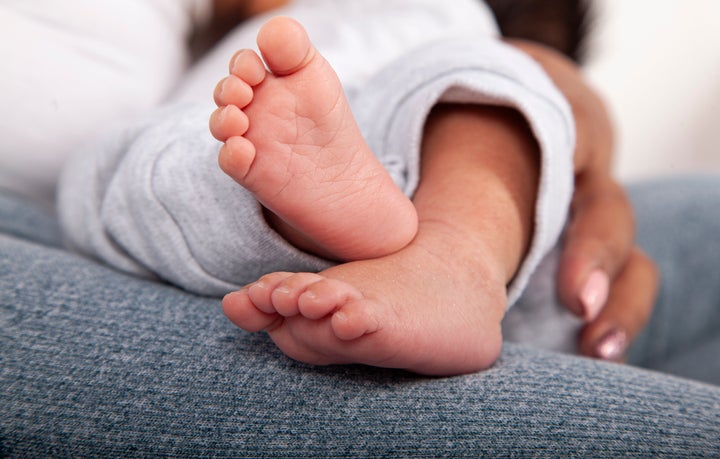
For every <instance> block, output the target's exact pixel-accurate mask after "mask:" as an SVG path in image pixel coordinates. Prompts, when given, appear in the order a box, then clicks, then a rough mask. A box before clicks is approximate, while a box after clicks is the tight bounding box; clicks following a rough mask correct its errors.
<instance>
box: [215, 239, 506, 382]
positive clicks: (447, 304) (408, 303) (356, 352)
mask: <svg viewBox="0 0 720 459" xmlns="http://www.w3.org/2000/svg"><path fill="white" fill-rule="evenodd" d="M453 236H454V234H453V233H452V231H444V230H442V231H426V232H424V233H423V232H422V228H421V230H420V232H419V233H418V236H417V238H416V239H415V240H414V241H413V242H411V243H410V245H408V246H407V247H405V248H404V249H402V250H400V251H399V252H396V253H394V254H391V255H388V256H386V257H382V258H379V259H375V260H365V261H356V262H351V263H347V264H343V265H338V266H335V267H333V268H330V269H328V270H326V271H324V272H322V273H320V274H311V273H297V274H293V273H273V274H269V275H267V276H264V277H263V278H261V279H260V280H258V281H257V282H255V283H253V284H251V285H249V286H247V287H245V288H243V289H242V290H240V291H238V292H233V293H230V294H228V295H227V296H226V297H225V298H224V299H223V309H224V311H225V314H226V315H227V316H228V318H229V319H230V320H231V321H232V322H233V323H235V324H236V325H238V326H239V327H240V328H243V329H245V330H247V331H251V332H255V331H260V330H266V331H267V332H268V333H269V335H270V336H271V338H272V339H273V341H275V343H276V344H277V345H278V347H279V348H280V349H281V350H282V351H283V352H285V353H286V354H287V355H288V356H290V357H292V358H294V359H296V360H300V361H303V362H307V363H311V364H316V365H326V364H345V363H361V364H367V365H373V366H380V367H389V368H402V369H406V370H410V371H414V372H418V373H423V374H435V375H450V374H461V373H468V372H473V371H478V370H481V369H484V368H487V367H489V366H490V365H492V363H493V362H494V361H495V359H496V358H497V356H498V355H499V353H500V347H501V341H502V338H501V334H500V321H501V320H502V315H503V312H504V309H505V303H506V297H505V282H504V281H503V276H502V275H501V274H500V273H499V272H494V271H493V270H492V269H490V267H489V266H485V265H483V263H485V262H484V261H483V260H487V259H488V258H489V257H487V256H484V255H485V253H483V251H482V250H481V249H479V247H482V243H481V242H480V241H477V240H474V241H466V245H464V246H463V249H467V250H457V247H455V249H454V250H453V249H451V248H450V247H449V244H448V241H453V240H454V239H455V238H454V237H453ZM443 249H444V250H445V251H444V250H443ZM438 250H440V251H438ZM451 250H452V253H453V257H446V256H445V255H444V254H446V253H450V251H451ZM438 254H443V255H441V256H438Z"/></svg>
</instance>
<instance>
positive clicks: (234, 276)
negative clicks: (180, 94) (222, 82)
mask: <svg viewBox="0 0 720 459" xmlns="http://www.w3.org/2000/svg"><path fill="white" fill-rule="evenodd" d="M209 113H210V109H209V108H208V107H206V106H204V105H202V106H201V105H182V106H172V107H167V108H164V109H162V110H160V111H158V112H157V113H155V114H154V115H153V116H151V117H148V118H147V119H144V120H142V121H140V122H138V123H137V124H136V125H134V126H132V127H129V128H125V129H122V130H120V131H118V132H116V133H115V134H113V135H109V136H107V137H105V138H104V139H103V140H102V141H101V142H100V143H95V144H92V145H91V146H89V147H87V148H86V149H85V150H84V151H82V152H79V154H78V155H76V156H75V157H74V159H73V160H72V161H70V162H69V163H68V164H67V165H66V167H65V169H64V171H63V174H62V177H61V180H60V186H59V190H58V213H59V217H60V221H61V226H62V228H63V233H64V237H65V239H66V241H67V244H68V245H69V246H70V247H71V248H74V249H75V250H77V251H79V252H82V253H84V254H86V255H89V256H91V257H94V258H97V259H100V260H102V261H104V262H106V263H108V264H110V265H112V266H114V267H115V268H118V269H120V270H122V271H125V272H129V273H132V274H136V275H139V276H144V277H158V278H160V279H163V280H165V281H168V282H171V283H173V284H176V285H178V286H180V287H182V288H184V289H186V290H189V291H192V292H194V293H198V294H202V295H212V296H218V295H223V294H225V293H227V292H229V291H232V290H236V289H238V288H239V287H240V286H242V285H244V284H247V283H249V282H252V281H254V280H256V279H257V278H258V277H260V276H261V275H262V274H265V273H267V272H271V271H279V270H291V271H319V270H322V269H324V268H326V267H328V266H330V262H328V261H326V260H323V259H321V258H317V257H314V256H312V255H309V254H307V253H304V252H301V251H299V250H297V249H295V248H294V247H293V246H291V245H290V244H289V243H287V242H286V241H285V240H284V239H283V238H282V237H281V236H280V235H279V234H277V233H275V232H274V231H273V230H272V229H271V228H270V227H269V226H268V225H267V223H266V221H265V219H264V217H263V214H262V209H261V207H260V205H259V204H258V203H257V201H255V199H254V198H253V197H252V195H251V194H250V193H248V192H247V191H245V190H244V189H243V188H242V187H240V186H239V185H238V184H236V183H235V182H234V181H233V180H232V179H230V178H229V177H228V176H227V175H225V174H224V173H223V172H222V171H221V170H220V168H219V167H218V165H217V151H218V148H219V145H220V144H219V143H218V142H217V141H216V140H215V139H213V138H212V137H211V136H210V134H209V132H208V128H207V119H208V114H209Z"/></svg>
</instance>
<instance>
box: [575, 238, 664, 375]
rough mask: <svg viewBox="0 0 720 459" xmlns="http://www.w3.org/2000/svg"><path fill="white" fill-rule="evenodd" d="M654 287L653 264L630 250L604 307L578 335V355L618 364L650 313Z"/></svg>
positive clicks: (639, 252) (656, 280)
mask: <svg viewBox="0 0 720 459" xmlns="http://www.w3.org/2000/svg"><path fill="white" fill-rule="evenodd" d="M658 284H659V274H658V270H657V268H656V267H655V264H654V263H653V262H652V261H651V260H650V259H649V258H648V257H647V256H646V255H645V254H643V253H642V252H641V251H640V250H639V249H637V248H634V249H633V250H632V253H631V255H630V258H629V259H628V262H627V264H626V265H625V267H624V268H623V270H622V271H621V272H620V273H619V275H618V276H617V277H616V279H615V282H613V284H612V289H611V291H610V295H609V297H608V300H607V304H606V305H605V307H604V308H603V309H602V311H601V312H600V313H599V315H598V316H597V317H596V318H595V319H594V320H593V321H592V322H590V323H588V324H587V325H586V326H585V328H584V329H583V331H582V333H581V334H580V352H581V353H582V354H583V355H586V356H590V357H597V358H601V359H605V360H613V361H620V360H622V358H623V357H624V355H625V353H626V351H627V348H628V346H629V345H630V343H632V341H633V339H634V338H635V337H636V336H637V334H638V333H640V331H641V330H642V328H643V327H644V326H645V324H646V323H647V320H648V318H649V317H650V314H651V313H652V309H653V305H654V303H655V298H656V295H657V288H658Z"/></svg>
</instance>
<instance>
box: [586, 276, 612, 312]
mask: <svg viewBox="0 0 720 459" xmlns="http://www.w3.org/2000/svg"><path fill="white" fill-rule="evenodd" d="M609 292H610V277H608V275H607V273H606V272H605V271H603V270H601V269H596V270H595V271H593V272H591V273H590V276H588V278H587V281H585V286H584V287H583V289H582V291H581V292H580V303H581V304H582V306H583V309H584V314H583V315H584V317H585V318H586V319H587V320H590V321H591V320H594V319H595V318H596V317H597V316H598V314H600V311H602V308H603V306H605V302H606V301H607V298H608V293H609Z"/></svg>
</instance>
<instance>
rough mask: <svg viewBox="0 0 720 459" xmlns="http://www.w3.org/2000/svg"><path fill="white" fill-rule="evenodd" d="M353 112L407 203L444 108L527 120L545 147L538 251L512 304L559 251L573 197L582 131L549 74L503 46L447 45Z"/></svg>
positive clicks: (398, 68) (427, 51) (535, 240)
mask: <svg viewBox="0 0 720 459" xmlns="http://www.w3.org/2000/svg"><path fill="white" fill-rule="evenodd" d="M355 100H356V103H355V105H354V107H353V110H354V113H355V115H356V117H357V119H358V123H359V124H360V127H361V129H362V130H363V133H364V135H365V136H366V139H367V141H368V144H369V145H370V147H371V148H372V150H373V151H374V152H375V153H376V154H377V155H378V157H379V158H380V159H381V161H382V162H383V163H384V164H391V165H393V164H394V165H402V167H401V168H399V169H398V168H397V167H395V168H389V169H390V170H391V175H393V179H394V180H395V181H396V183H398V184H399V185H400V186H401V188H402V189H403V191H404V192H405V193H406V194H407V195H412V194H413V193H414V191H415V188H416V187H417V184H418V180H419V166H420V144H421V139H422V133H423V126H424V124H425V120H426V118H427V115H428V113H429V111H430V109H431V108H432V107H433V106H434V105H435V104H437V103H439V102H457V103H475V104H486V105H487V104H491V105H501V106H509V107H514V108H516V109H517V110H518V111H519V112H520V113H522V114H523V115H524V117H525V118H526V119H527V121H528V124H529V125H530V127H531V129H532V132H533V134H534V135H535V138H536V140H537V143H538V145H539V147H540V153H541V171H540V181H539V189H538V198H537V203H536V206H535V209H536V210H535V222H534V223H535V225H534V233H533V237H532V242H531V247H530V249H529V251H528V254H527V255H526V257H525V259H524V260H523V262H522V264H521V266H520V268H519V270H518V272H517V274H516V276H515V277H514V279H513V280H512V282H511V284H510V285H509V290H508V302H509V304H510V305H511V304H513V303H514V302H515V301H516V300H517V299H518V297H519V296H520V294H521V293H522V291H523V289H524V288H525V286H526V284H527V282H528V280H529V278H530V275H531V274H532V273H533V271H534V270H535V269H536V268H537V266H538V264H539V263H540V261H541V260H542V258H543V256H544V255H545V254H547V253H548V252H549V251H550V250H551V249H552V248H553V246H554V245H555V244H556V243H557V240H558V238H559V235H560V233H561V232H562V230H563V228H564V225H565V221H566V218H567V213H568V207H569V203H570V198H571V196H572V191H573V166H572V157H573V151H574V145H575V126H574V121H573V117H572V112H571V110H570V107H569V105H568V104H567V101H566V100H565V99H564V97H563V96H562V95H561V94H560V92H559V91H558V90H557V88H556V87H555V86H554V85H553V84H552V82H551V81H550V79H549V78H548V77H547V75H546V74H545V72H544V71H543V70H542V68H541V67H540V66H539V65H538V64H537V63H536V62H535V61H533V60H532V59H530V58H529V57H528V56H526V55H525V54H523V53H521V52H520V51H518V50H516V49H514V48H512V47H510V46H508V45H505V44H503V43H502V42H500V41H499V40H496V39H492V38H487V39H485V40H482V41H474V42H472V41H470V40H466V39H464V40H448V41H441V42H437V43H435V44H434V45H432V46H428V47H424V48H423V49H422V50H419V51H417V52H413V53H410V54H408V55H407V56H405V57H404V58H402V59H400V60H398V61H396V62H394V63H393V64H391V65H390V66H389V67H388V68H386V69H385V70H384V71H383V72H381V73H380V74H379V75H378V76H377V77H376V78H374V80H373V81H372V82H371V83H370V84H368V85H367V86H366V88H365V89H364V90H363V91H362V92H361V93H360V94H358V97H357V98H356V99H355Z"/></svg>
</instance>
